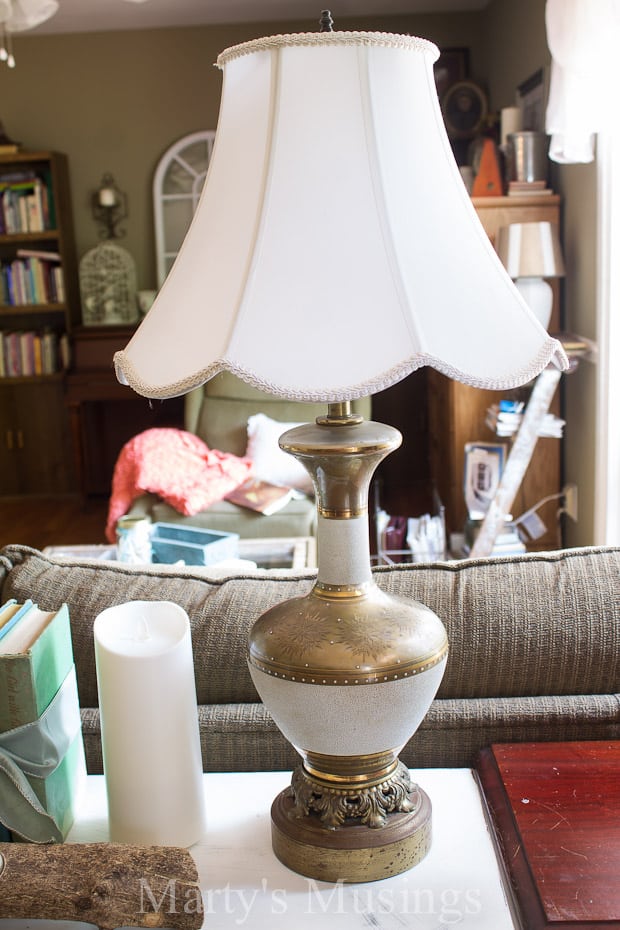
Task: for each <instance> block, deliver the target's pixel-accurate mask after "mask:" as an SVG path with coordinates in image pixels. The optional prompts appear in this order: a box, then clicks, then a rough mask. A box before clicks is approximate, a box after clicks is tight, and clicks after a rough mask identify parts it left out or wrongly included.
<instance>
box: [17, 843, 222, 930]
mask: <svg viewBox="0 0 620 930" xmlns="http://www.w3.org/2000/svg"><path fill="white" fill-rule="evenodd" d="M0 917H13V918H25V919H33V918H36V917H38V918H42V917H44V918H47V919H48V920H79V921H84V922H86V923H90V924H94V925H95V926H97V927H100V928H101V930H113V928H115V927H123V926H130V927H131V926H134V927H170V928H173V930H176V928H177V927H178V928H179V930H198V928H199V927H201V926H202V922H203V917H204V915H203V906H202V896H201V894H200V886H199V883H198V872H197V870H196V865H195V863H194V860H193V859H192V857H191V855H190V854H189V853H188V852H187V850H185V849H179V848H177V847H171V846H125V845H120V844H114V843H66V844H59V845H57V846H36V845H33V844H30V843H0Z"/></svg>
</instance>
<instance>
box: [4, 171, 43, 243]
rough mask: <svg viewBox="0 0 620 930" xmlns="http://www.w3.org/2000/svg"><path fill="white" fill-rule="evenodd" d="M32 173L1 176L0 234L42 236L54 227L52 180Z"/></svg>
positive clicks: (12, 173)
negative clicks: (39, 233)
mask: <svg viewBox="0 0 620 930" xmlns="http://www.w3.org/2000/svg"><path fill="white" fill-rule="evenodd" d="M44 175H45V176H44V177H41V176H39V175H38V174H36V173H35V172H34V171H24V172H19V171H17V172H10V173H8V174H4V175H0V230H1V231H2V232H3V233H5V234H8V235H20V234H23V233H32V232H34V233H37V232H44V231H45V230H48V229H53V228H54V225H55V215H54V205H53V197H52V189H51V179H50V178H49V177H48V176H47V173H45V172H44Z"/></svg>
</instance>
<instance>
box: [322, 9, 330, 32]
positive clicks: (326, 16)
mask: <svg viewBox="0 0 620 930" xmlns="http://www.w3.org/2000/svg"><path fill="white" fill-rule="evenodd" d="M319 26H320V27H321V28H320V29H319V32H333V31H334V20H333V19H332V14H331V10H321V18H320V20H319Z"/></svg>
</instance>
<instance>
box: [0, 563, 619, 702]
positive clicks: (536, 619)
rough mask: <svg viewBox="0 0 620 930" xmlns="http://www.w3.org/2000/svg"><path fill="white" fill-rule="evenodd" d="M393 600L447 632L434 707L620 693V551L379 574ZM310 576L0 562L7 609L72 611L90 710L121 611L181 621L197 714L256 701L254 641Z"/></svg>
mask: <svg viewBox="0 0 620 930" xmlns="http://www.w3.org/2000/svg"><path fill="white" fill-rule="evenodd" d="M374 576H375V579H376V581H377V583H378V584H379V585H380V587H381V588H383V589H384V590H386V591H389V592H390V593H392V594H396V595H402V596H407V597H411V598H413V599H415V600H418V601H421V602H422V603H424V604H426V605H427V606H428V607H430V608H431V609H432V610H434V611H435V613H437V614H438V616H439V617H441V619H442V620H443V622H444V624H445V626H446V629H447V632H448V638H449V640H450V649H451V656H450V658H449V660H448V666H447V670H446V673H445V676H444V679H443V682H442V684H441V687H440V691H439V695H438V696H439V697H440V698H493V697H500V696H501V697H510V696H532V695H570V694H573V695H575V694H614V693H618V692H620V584H619V581H620V548H606V549H595V548H588V549H574V550H564V551H558V552H548V553H536V554H530V555H520V556H507V557H503V558H488V559H472V560H464V561H458V562H440V563H433V564H424V563H420V564H415V565H399V566H390V567H385V568H378V569H375V572H374ZM313 579H314V572H312V571H307V572H302V573H299V574H291V573H287V572H280V573H273V574H272V573H265V572H259V573H257V574H254V575H248V576H235V577H230V578H218V579H211V580H210V579H209V577H208V570H195V569H184V570H179V569H176V568H174V567H168V566H149V567H144V568H142V567H133V566H125V565H121V564H118V563H106V562H89V561H82V562H70V561H63V560H62V559H53V558H50V557H47V556H44V555H42V554H41V553H39V552H37V551H36V550H33V549H29V548H27V547H24V546H7V547H6V548H5V549H3V550H2V552H0V584H1V589H2V598H3V599H6V598H8V597H15V598H17V599H18V600H22V599H25V598H26V597H33V598H34V599H36V600H37V601H38V602H39V606H40V607H41V608H42V609H44V610H52V609H54V608H56V607H58V606H59V605H60V604H61V603H62V602H63V601H66V602H67V603H68V604H69V609H70V614H71V620H72V628H73V633H74V652H75V653H76V663H77V671H78V684H79V689H80V699H81V703H82V705H83V706H86V707H92V706H95V705H96V704H97V689H96V680H95V666H94V647H93V642H92V625H93V622H94V620H95V617H96V616H97V614H98V613H99V612H100V611H101V610H103V609H104V608H105V607H108V606H110V605H112V604H119V603H122V602H124V601H128V600H140V599H141V600H171V601H175V602H176V603H178V604H180V605H181V606H182V607H184V609H185V610H186V611H187V613H188V615H189V617H190V622H191V626H192V642H193V649H194V662H195V670H196V685H197V694H198V702H199V704H222V703H248V702H254V701H257V700H258V697H257V695H256V692H255V690H254V686H253V685H252V682H251V679H250V676H249V673H248V670H247V667H246V661H245V649H246V643H247V637H248V633H249V630H250V628H251V626H252V624H253V623H254V621H255V620H256V618H257V617H258V616H259V615H260V614H261V613H262V612H263V611H264V610H266V609H267V608H268V607H270V606H271V605H273V604H275V603H278V602H280V601H283V600H285V599H287V598H291V597H296V596H299V595H303V594H305V593H306V592H308V591H309V590H310V589H311V587H312V584H313Z"/></svg>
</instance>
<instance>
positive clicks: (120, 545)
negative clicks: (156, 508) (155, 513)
mask: <svg viewBox="0 0 620 930" xmlns="http://www.w3.org/2000/svg"><path fill="white" fill-rule="evenodd" d="M151 529H152V527H151V520H150V517H132V516H124V517H121V518H120V519H119V520H118V522H117V524H116V557H117V559H118V561H119V562H130V563H132V564H133V565H139V564H144V563H148V562H150V561H151V554H152V553H151Z"/></svg>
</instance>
